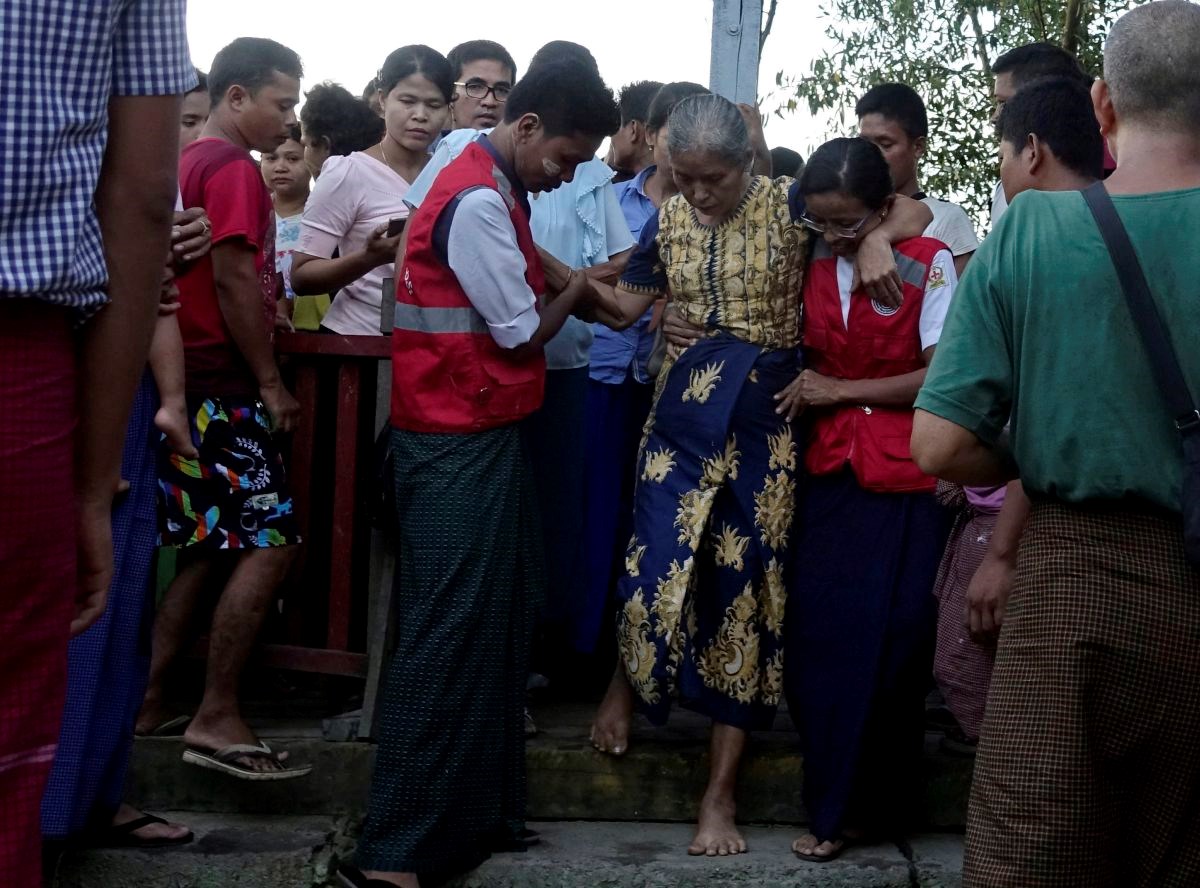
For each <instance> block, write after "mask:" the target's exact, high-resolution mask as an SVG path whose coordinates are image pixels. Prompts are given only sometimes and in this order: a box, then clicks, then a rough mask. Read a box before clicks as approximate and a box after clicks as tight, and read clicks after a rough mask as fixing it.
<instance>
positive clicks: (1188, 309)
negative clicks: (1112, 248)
mask: <svg viewBox="0 0 1200 888" xmlns="http://www.w3.org/2000/svg"><path fill="white" fill-rule="evenodd" d="M1113 201H1114V203H1115V204H1116V207H1117V212H1118V213H1119V214H1120V216H1121V220H1122V221H1123V222H1124V223H1125V226H1126V228H1127V229H1128V230H1129V237H1130V239H1131V240H1132V241H1133V245H1134V248H1135V249H1136V251H1137V255H1138V259H1139V260H1140V261H1141V264H1142V269H1143V270H1144V272H1145V274H1146V280H1147V281H1148V282H1149V285H1150V290H1151V292H1152V293H1153V294H1154V299H1155V302H1157V303H1158V307H1159V311H1160V312H1161V313H1162V315H1163V318H1164V320H1165V322H1166V324H1167V326H1168V329H1169V330H1170V333H1171V339H1172V341H1173V342H1174V344H1175V351H1176V352H1177V353H1178V355H1179V359H1180V361H1181V363H1182V366H1183V372H1184V376H1185V377H1186V378H1187V379H1188V381H1189V384H1190V386H1191V389H1192V393H1193V396H1194V397H1200V249H1198V247H1200V189H1190V190H1187V191H1170V192H1162V193H1158V194H1147V195H1137V196H1129V197H1122V196H1114V198H1113ZM916 406H917V407H919V408H920V409H922V410H927V411H929V412H930V413H934V414H937V415H938V416H941V417H943V418H944V419H948V420H950V421H951V422H953V423H955V424H957V425H960V426H963V427H964V428H966V429H969V430H970V431H972V432H974V433H975V434H976V435H978V436H979V437H980V438H981V439H982V440H983V441H984V442H985V443H988V444H992V443H994V442H995V441H996V439H997V437H998V436H999V434H1000V432H1001V430H1002V429H1003V427H1004V425H1005V423H1006V422H1010V421H1011V434H1012V449H1013V454H1014V456H1015V457H1016V460H1017V464H1018V465H1019V466H1020V473H1021V480H1022V482H1023V483H1024V485H1025V487H1026V489H1027V490H1029V491H1031V492H1034V493H1042V494H1046V495H1048V496H1052V497H1055V498H1058V499H1062V500H1066V501H1068V502H1081V501H1084V500H1093V499H1103V500H1112V499H1120V498H1123V497H1126V496H1135V497H1140V498H1142V499H1145V500H1149V501H1151V502H1153V503H1156V504H1158V505H1161V506H1165V507H1167V508H1169V509H1172V510H1175V511H1178V510H1179V508H1180V487H1181V480H1182V473H1183V455H1182V447H1181V444H1180V439H1179V433H1178V432H1177V431H1176V429H1175V425H1174V421H1173V417H1172V416H1171V415H1170V412H1169V410H1168V409H1167V405H1166V402H1165V400H1164V399H1163V396H1162V394H1161V392H1160V391H1159V388H1158V385H1157V384H1156V383H1155V381H1154V378H1153V376H1152V374H1151V370H1150V364H1149V361H1148V359H1147V358H1146V356H1145V350H1144V349H1143V347H1142V343H1141V340H1140V339H1139V338H1138V334H1137V331H1136V330H1135V329H1134V326H1133V320H1132V318H1131V317H1130V314H1129V309H1128V308H1127V307H1126V304H1125V297H1124V295H1123V294H1122V292H1121V287H1120V284H1119V282H1118V281H1117V273H1116V270H1115V269H1114V268H1113V265H1112V261H1111V259H1109V256H1108V251H1107V249H1106V248H1105V246H1104V241H1103V240H1102V238H1101V236H1100V232H1099V230H1098V229H1097V228H1096V224H1095V222H1094V221H1093V219H1092V216H1091V213H1090V212H1089V211H1088V209H1087V205H1086V204H1085V203H1084V202H1083V198H1082V197H1081V196H1080V195H1079V193H1078V192H1074V191H1066V192H1053V193H1051V192H1036V191H1029V192H1025V193H1024V194H1021V195H1019V196H1018V197H1017V199H1016V200H1014V201H1013V204H1012V206H1011V207H1010V208H1009V210H1008V212H1007V213H1005V214H1004V216H1003V217H1002V218H1001V219H1000V222H999V223H998V224H997V226H996V228H995V229H994V230H993V231H992V233H991V235H989V236H988V238H987V239H986V240H985V241H984V243H983V245H982V246H981V247H980V248H979V250H978V252H976V253H975V257H974V258H973V259H972V260H971V264H970V265H969V266H968V267H967V271H966V273H965V274H964V275H963V279H962V283H961V284H960V286H959V289H958V293H957V294H956V295H955V299H954V303H953V304H952V305H951V306H950V312H949V316H948V317H947V319H946V326H945V329H944V331H943V332H942V337H941V340H940V341H939V342H938V348H937V352H936V353H935V354H934V358H933V362H932V364H931V365H930V368H929V375H928V377H927V378H926V380H925V385H924V387H923V388H922V389H921V393H920V394H919V395H918V397H917V402H916Z"/></svg>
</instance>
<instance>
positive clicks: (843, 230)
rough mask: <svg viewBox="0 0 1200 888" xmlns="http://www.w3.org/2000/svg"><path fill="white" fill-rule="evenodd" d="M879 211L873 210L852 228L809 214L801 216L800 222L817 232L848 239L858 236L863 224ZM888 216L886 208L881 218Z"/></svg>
mask: <svg viewBox="0 0 1200 888" xmlns="http://www.w3.org/2000/svg"><path fill="white" fill-rule="evenodd" d="M877 212H879V211H878V210H872V211H871V212H869V213H867V215H865V216H863V217H862V219H860V220H859V222H858V224H857V225H854V226H852V227H850V228H847V227H846V226H844V225H829V224H828V223H826V222H818V221H816V220H815V219H812V218H810V217H808V216H801V217H800V224H801V225H803V226H804V227H805V228H808V229H811V230H812V231H815V232H816V233H817V234H832V235H833V236H834V237H841V238H845V239H846V240H853V239H854V238H856V237H858V233H859V232H860V231H862V229H863V226H864V225H866V224H867V223H868V222H870V221H871V218H872V217H873V216H874V215H875V214H876V213H877ZM886 216H887V210H886V209H885V210H884V211H883V215H881V216H880V217H879V218H880V219H881V220H882V219H883V218H884V217H886Z"/></svg>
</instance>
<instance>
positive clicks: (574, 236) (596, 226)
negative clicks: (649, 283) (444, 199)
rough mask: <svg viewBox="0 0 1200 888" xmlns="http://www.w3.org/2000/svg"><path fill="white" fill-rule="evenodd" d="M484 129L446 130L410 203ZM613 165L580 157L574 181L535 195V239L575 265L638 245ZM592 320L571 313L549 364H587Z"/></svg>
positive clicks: (550, 348) (417, 201)
mask: <svg viewBox="0 0 1200 888" xmlns="http://www.w3.org/2000/svg"><path fill="white" fill-rule="evenodd" d="M488 132H490V130H484V131H482V132H480V131H477V130H472V129H460V130H454V131H453V132H450V133H447V134H446V135H445V136H443V137H442V140H441V141H440V142H439V143H438V146H437V148H436V150H434V152H433V155H432V156H431V157H430V158H429V163H428V164H426V166H425V169H423V170H422V171H421V174H420V175H419V176H417V178H416V180H415V181H414V182H413V183H412V185H411V186H410V187H409V190H408V193H407V194H406V195H405V198H404V200H405V203H407V204H408V205H409V206H411V207H413V208H414V209H415V208H416V207H419V206H420V205H421V202H422V201H423V200H424V199H425V196H426V195H427V194H428V193H429V189H430V188H431V187H432V185H433V182H434V180H435V179H436V178H437V175H438V173H440V172H441V171H442V170H443V169H445V168H446V167H447V166H449V164H450V162H451V161H452V160H454V159H455V158H456V157H458V155H459V154H461V153H462V151H463V149H464V148H466V146H467V145H469V144H470V143H471V142H472V141H474V140H475V139H477V138H479V137H480V136H482V135H486V134H487V133H488ZM612 177H613V171H612V170H611V169H610V168H609V167H608V165H607V164H605V163H604V162H603V161H601V160H596V159H593V160H590V161H587V162H586V163H581V164H580V165H579V166H578V167H576V169H575V177H574V179H573V180H572V181H570V182H567V183H565V184H563V185H560V186H559V187H558V188H556V189H554V190H553V191H548V192H544V193H542V194H537V195H532V196H531V197H532V198H533V199H532V200H531V201H530V205H531V208H532V209H531V214H530V220H529V222H530V228H531V229H532V231H533V239H534V241H535V242H536V243H537V244H538V246H540V247H541V248H542V249H544V250H545V251H546V252H548V253H549V254H550V255H552V256H554V258H556V259H558V260H559V261H560V262H563V263H565V264H567V265H569V266H571V267H572V268H586V267H588V266H591V265H599V264H600V263H602V262H607V261H608V259H609V257H611V256H615V255H616V254H617V253H621V252H624V251H625V250H628V249H629V248H630V247H632V246H633V244H634V241H633V238H632V237H631V236H630V234H629V230H628V227H627V226H626V224H625V221H624V216H623V215H622V212H621V207H620V205H619V204H618V203H617V197H616V194H615V192H614V191H613V186H612ZM591 345H592V326H591V325H590V324H587V323H585V322H583V321H581V320H579V319H578V318H574V317H571V318H567V322H566V323H565V324H563V328H562V329H561V330H559V331H558V335H557V336H555V337H554V338H553V339H551V340H550V341H549V342H548V343H546V368H547V369H549V370H577V369H579V368H581V367H586V366H587V365H588V350H589V349H590V348H591Z"/></svg>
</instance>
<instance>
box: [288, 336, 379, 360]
mask: <svg viewBox="0 0 1200 888" xmlns="http://www.w3.org/2000/svg"><path fill="white" fill-rule="evenodd" d="M275 349H276V351H278V352H279V353H280V354H285V355H315V356H322V357H344V358H377V359H385V358H391V356H392V337H390V336H342V335H341V334H339V333H292V332H286V333H280V334H278V335H277V336H276V337H275Z"/></svg>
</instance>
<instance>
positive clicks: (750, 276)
mask: <svg viewBox="0 0 1200 888" xmlns="http://www.w3.org/2000/svg"><path fill="white" fill-rule="evenodd" d="M802 213H803V200H802V198H800V196H799V192H798V189H797V188H796V182H795V180H794V179H790V178H788V177H786V176H781V177H780V178H778V179H768V178H767V177H766V176H756V177H754V178H753V179H752V180H751V182H750V187H749V188H748V189H747V190H746V193H745V195H744V196H743V197H742V202H741V204H740V205H739V206H738V208H737V210H736V211H735V212H734V214H733V215H732V216H730V218H729V219H727V220H726V221H725V222H722V223H721V224H720V225H715V226H714V225H704V224H702V223H701V222H700V221H699V220H698V219H697V218H696V211H695V210H694V209H692V206H691V204H689V203H688V202H687V200H685V199H684V197H683V195H681V194H677V195H675V196H674V197H672V198H670V199H668V200H667V201H665V202H664V203H663V205H662V208H661V209H660V210H659V211H658V215H657V216H655V217H654V218H652V219H651V220H650V221H649V222H647V223H646V227H645V228H644V229H643V230H642V235H641V238H640V240H639V243H638V247H637V249H636V250H635V251H634V254H633V256H632V257H630V260H629V265H628V267H627V268H626V270H625V273H624V275H622V277H621V287H622V288H623V289H625V290H628V291H630V292H633V293H646V294H653V295H655V296H662V295H665V294H666V293H668V292H669V293H670V296H671V304H672V305H674V306H675V307H676V308H677V309H678V310H679V312H680V313H681V314H682V315H683V317H684V319H686V320H688V321H691V322H692V323H693V324H699V325H701V326H705V327H709V328H716V329H720V330H724V331H727V332H729V333H731V334H733V335H734V336H736V337H738V338H739V339H743V340H745V341H747V342H751V343H754V344H755V345H761V346H763V347H764V348H792V347H794V346H796V345H798V344H799V342H800V290H801V284H802V283H803V279H804V263H805V259H806V256H807V251H808V236H807V233H806V231H805V229H804V227H803V225H801V223H800V222H799V218H800V216H801V214H802Z"/></svg>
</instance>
